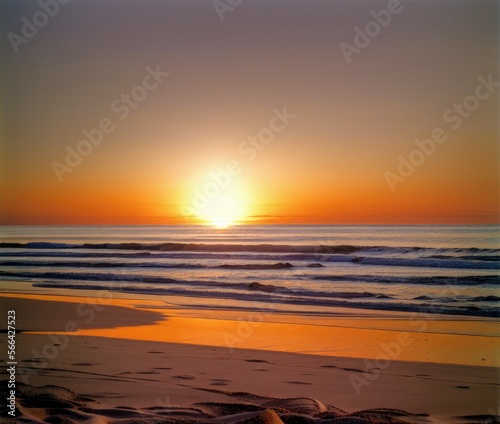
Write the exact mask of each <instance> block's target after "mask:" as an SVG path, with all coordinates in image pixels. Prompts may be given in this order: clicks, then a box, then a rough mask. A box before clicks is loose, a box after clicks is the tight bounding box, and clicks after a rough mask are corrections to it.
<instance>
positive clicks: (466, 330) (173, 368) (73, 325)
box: [1, 291, 499, 423]
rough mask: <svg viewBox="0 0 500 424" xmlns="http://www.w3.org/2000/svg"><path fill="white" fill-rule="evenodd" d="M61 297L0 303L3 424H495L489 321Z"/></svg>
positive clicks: (492, 326)
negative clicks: (11, 358) (7, 326)
mask: <svg viewBox="0 0 500 424" xmlns="http://www.w3.org/2000/svg"><path fill="white" fill-rule="evenodd" d="M71 294H72V295H71V296H69V295H66V296H53V295H44V294H26V295H20V294H8V293H3V294H2V297H1V310H2V311H7V310H16V311H18V312H17V314H16V315H17V316H16V329H17V333H16V348H17V349H16V361H17V363H18V365H17V370H16V373H17V376H16V378H17V381H16V401H17V407H18V410H19V412H20V413H21V414H22V415H21V417H18V418H16V420H17V421H16V422H56V421H53V420H54V419H56V418H55V417H58V419H64V420H66V421H57V422H82V421H85V420H89V421H88V422H96V423H100V422H130V423H131V422H148V423H149V422H169V423H170V422H233V423H237V422H238V423H239V422H248V423H250V422H252V423H253V422H256V423H257V422H277V423H279V422H290V423H292V422H293V423H295V422H297V423H298V422H304V423H308V422H319V423H326V422H332V423H333V422H339V423H345V422H353V423H358V422H360V423H361V422H496V421H495V420H497V417H496V415H497V414H498V393H499V384H498V376H499V372H498V370H499V369H498V367H496V365H498V363H497V362H495V361H496V357H495V353H496V352H498V347H499V345H498V341H497V339H496V338H495V337H494V335H495V331H496V329H497V324H496V323H495V322H494V320H491V319H486V318H482V319H478V318H476V319H472V318H470V317H454V318H453V319H445V318H443V317H440V318H436V317H432V319H431V318H430V317H429V316H426V317H419V319H418V320H417V319H415V317H413V321H411V320H410V319H408V317H405V316H404V314H397V313H392V314H387V313H385V312H384V313H374V312H368V311H363V310H360V311H357V312H356V313H357V315H358V317H357V319H355V317H353V315H354V312H353V311H352V310H350V311H349V310H339V318H338V319H337V318H328V319H327V318H325V317H300V319H299V318H298V317H292V316H286V315H284V314H282V315H280V314H270V313H267V314H265V315H263V316H257V315H254V316H248V317H244V316H243V315H241V314H238V313H237V312H230V311H226V312H225V314H221V313H214V312H213V311H212V312H208V311H203V310H196V309H175V308H172V307H169V305H168V304H167V305H165V303H164V302H160V301H158V300H150V299H131V298H130V297H128V298H127V297H113V298H111V297H109V296H108V297H106V296H102V295H101V296H99V297H89V296H86V297H80V296H75V295H74V294H75V291H72V293H71ZM79 294H84V293H79ZM238 315H241V316H239V318H238ZM257 318H259V319H257ZM260 321H263V322H260ZM415 323H419V325H420V327H416V324H415ZM423 324H426V327H425V329H424V328H423ZM417 330H423V331H417ZM404 344H406V345H404ZM398 346H399V347H398ZM1 349H2V350H5V349H7V346H6V343H5V341H4V340H2V344H1ZM391 349H392V350H391ZM391 352H392V355H393V357H391ZM2 372H3V373H4V376H3V378H2V379H4V380H5V379H7V378H8V375H7V371H6V369H5V368H3V369H2ZM3 412H4V413H5V411H3ZM37 420H38V421H37Z"/></svg>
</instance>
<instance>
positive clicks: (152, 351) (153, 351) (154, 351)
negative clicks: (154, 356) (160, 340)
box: [146, 350, 165, 354]
mask: <svg viewBox="0 0 500 424" xmlns="http://www.w3.org/2000/svg"><path fill="white" fill-rule="evenodd" d="M146 353H158V354H159V353H165V352H160V351H158V350H150V351H149V352H146Z"/></svg>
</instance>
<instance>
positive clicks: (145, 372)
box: [135, 370, 160, 374]
mask: <svg viewBox="0 0 500 424" xmlns="http://www.w3.org/2000/svg"><path fill="white" fill-rule="evenodd" d="M135 374H160V373H159V372H158V371H155V370H152V371H138V372H136V373H135Z"/></svg>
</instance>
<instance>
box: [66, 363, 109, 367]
mask: <svg viewBox="0 0 500 424" xmlns="http://www.w3.org/2000/svg"><path fill="white" fill-rule="evenodd" d="M71 365H73V366H74V367H91V366H92V365H102V364H93V363H92V362H75V363H74V364H71Z"/></svg>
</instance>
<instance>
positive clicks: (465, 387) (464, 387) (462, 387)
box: [455, 386, 470, 389]
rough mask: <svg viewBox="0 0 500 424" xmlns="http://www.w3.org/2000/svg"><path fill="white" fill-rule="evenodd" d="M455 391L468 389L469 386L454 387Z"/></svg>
mask: <svg viewBox="0 0 500 424" xmlns="http://www.w3.org/2000/svg"><path fill="white" fill-rule="evenodd" d="M455 388H457V389H470V386H455Z"/></svg>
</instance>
